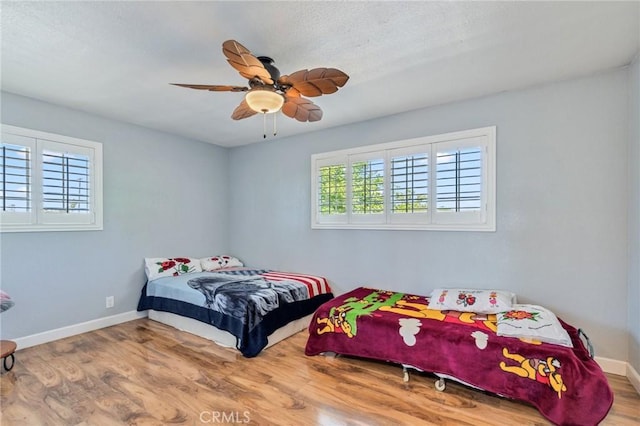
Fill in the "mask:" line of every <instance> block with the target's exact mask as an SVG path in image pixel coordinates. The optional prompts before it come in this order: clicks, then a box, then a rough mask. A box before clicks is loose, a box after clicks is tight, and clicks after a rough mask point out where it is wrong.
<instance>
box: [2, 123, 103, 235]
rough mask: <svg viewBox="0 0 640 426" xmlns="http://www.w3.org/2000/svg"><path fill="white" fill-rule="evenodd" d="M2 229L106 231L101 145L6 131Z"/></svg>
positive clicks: (18, 130)
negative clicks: (104, 224)
mask: <svg viewBox="0 0 640 426" xmlns="http://www.w3.org/2000/svg"><path fill="white" fill-rule="evenodd" d="M0 157H1V158H0V173H1V175H2V182H1V184H2V186H1V188H0V192H1V194H0V195H1V197H2V199H1V200H0V204H1V206H2V211H0V214H1V219H2V220H1V221H0V230H1V231H2V232H25V231H73V230H100V229H102V145H101V144H99V143H97V142H91V141H86V140H82V139H75V138H70V137H66V136H61V135H54V134H49V133H44V132H38V131H35V130H30V129H23V128H20V127H14V126H7V125H3V126H2V141H1V142H0Z"/></svg>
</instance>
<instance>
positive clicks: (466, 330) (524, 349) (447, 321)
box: [305, 287, 613, 425]
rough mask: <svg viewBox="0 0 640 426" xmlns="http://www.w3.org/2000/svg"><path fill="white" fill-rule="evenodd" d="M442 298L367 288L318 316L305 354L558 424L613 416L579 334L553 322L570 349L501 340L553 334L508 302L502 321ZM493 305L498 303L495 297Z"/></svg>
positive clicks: (534, 340) (326, 307)
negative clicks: (474, 394) (345, 359)
mask: <svg viewBox="0 0 640 426" xmlns="http://www.w3.org/2000/svg"><path fill="white" fill-rule="evenodd" d="M435 294H439V293H437V292H436V291H435V290H434V293H432V294H431V297H428V296H419V295H412V294H405V293H399V292H391V291H385V290H377V289H371V288H365V287H360V288H357V289H354V290H352V291H350V292H348V293H346V294H343V295H341V296H338V297H336V298H335V299H333V300H331V301H328V302H326V303H324V304H323V305H322V306H320V307H319V308H318V310H317V311H316V313H315V314H314V317H313V319H312V320H311V323H310V324H309V338H308V341H307V345H306V348H305V354H306V355H309V356H312V355H319V354H324V353H335V354H342V355H349V356H354V357H363V358H370V359H376V360H381V361H389V362H392V363H397V364H399V365H402V366H405V367H406V366H410V367H412V368H415V369H418V370H421V371H426V372H431V373H435V374H437V375H438V376H440V377H441V378H442V377H444V378H452V379H455V380H457V381H460V382H462V383H464V384H467V385H470V386H472V387H475V388H478V389H481V390H484V391H487V392H490V393H493V394H496V395H500V396H503V397H507V398H511V399H516V400H519V401H523V402H526V403H529V404H532V405H533V406H535V407H536V408H537V409H538V410H539V411H540V413H541V414H542V415H543V416H544V417H546V418H547V419H548V420H550V421H551V422H553V423H555V424H559V425H596V424H598V423H599V422H600V421H601V420H602V419H604V417H605V416H606V415H607V413H608V411H609V410H610V408H611V405H612V403H613V394H612V392H611V389H610V387H609V384H608V382H607V379H606V376H605V375H604V373H603V372H602V370H601V369H600V367H599V366H598V364H597V363H596V362H595V361H594V360H593V359H592V357H591V354H590V352H589V351H588V350H587V349H586V348H585V345H584V343H583V341H582V338H581V337H580V333H579V331H578V330H577V329H575V328H574V327H572V326H570V325H568V324H566V323H564V322H563V321H562V320H560V319H558V318H556V317H555V316H554V318H555V319H556V320H557V321H558V324H559V328H560V329H561V330H558V331H559V332H560V333H562V335H563V336H568V339H570V341H569V342H560V341H558V342H556V341H555V340H551V341H553V342H554V343H551V341H541V340H539V339H542V337H539V338H525V337H521V338H517V337H511V336H506V335H498V326H499V325H502V324H507V325H508V327H507V330H508V331H509V330H518V329H519V328H522V326H521V325H520V324H525V322H521V323H519V321H520V320H522V321H524V320H525V319H526V321H528V322H531V323H533V324H538V325H537V326H535V327H532V328H533V329H534V333H538V332H540V330H541V329H548V327H546V326H544V327H543V326H542V324H546V323H545V322H544V321H542V320H541V319H542V318H543V317H542V316H541V315H538V314H536V313H535V312H536V311H535V310H530V309H528V310H524V308H523V310H520V309H516V307H518V306H525V305H515V304H514V305H512V306H511V305H509V303H507V305H509V306H508V307H507V308H508V310H505V311H503V309H505V308H500V307H498V308H497V310H498V311H501V313H500V314H486V313H476V312H473V311H471V310H470V309H473V308H472V307H471V308H470V309H469V310H467V311H466V312H464V311H456V310H448V309H444V310H438V309H435V308H436V307H435V306H434V302H435V303H437V302H438V301H437V300H435V299H436V298H437V296H435ZM442 294H443V295H445V294H446V291H444V293H442ZM491 294H492V295H493V294H495V293H491ZM443 298H444V296H442V295H441V296H440V300H442V299H443ZM431 299H434V300H433V302H432V300H431ZM455 299H457V300H456V303H457V305H455V306H458V307H460V308H461V309H462V308H465V306H463V305H464V304H466V303H467V302H475V297H473V296H471V295H469V297H467V299H466V300H465V298H464V297H463V296H462V294H460V295H459V297H457V298H455ZM488 300H489V301H490V303H493V304H496V299H495V298H493V299H491V298H489V299H488ZM430 303H431V304H430ZM532 306H533V305H532ZM531 312H533V313H531ZM545 315H546V314H545ZM525 317H526V318H525ZM518 332H520V331H518ZM545 340H546V339H545ZM560 343H562V344H560ZM571 346H572V347H571ZM439 382H440V383H442V379H440V380H439ZM442 388H443V386H441V389H439V390H442Z"/></svg>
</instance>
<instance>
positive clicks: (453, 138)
mask: <svg viewBox="0 0 640 426" xmlns="http://www.w3.org/2000/svg"><path fill="white" fill-rule="evenodd" d="M467 147H480V148H481V161H482V170H481V176H482V178H481V179H482V181H481V201H480V206H481V207H480V210H478V211H472V212H464V211H459V212H450V211H447V212H443V211H438V210H437V202H436V195H437V194H436V173H437V153H438V152H439V151H443V150H452V149H464V148H467ZM412 153H426V154H427V156H428V173H429V188H428V208H427V212H426V213H425V212H419V213H392V211H391V190H390V189H391V188H390V186H391V158H392V157H397V156H401V155H410V154H412ZM373 158H384V162H385V168H384V169H385V171H384V197H385V198H384V200H385V201H384V213H383V214H371V215H369V216H370V217H363V216H367V215H366V214H365V215H363V214H358V215H354V214H352V209H353V207H352V194H351V192H352V191H351V176H352V169H351V165H352V163H354V162H356V161H359V160H362V159H373ZM327 165H346V176H347V179H346V185H347V188H345V191H346V199H347V214H346V215H339V217H336V216H337V215H322V214H320V211H319V206H318V197H319V189H320V188H319V175H318V173H319V170H320V167H322V166H327ZM311 228H313V229H398V230H440V231H485V232H493V231H495V230H496V126H489V127H482V128H477V129H470V130H464V131H459V132H452V133H446V134H441V135H433V136H425V137H420V138H415V139H407V140H401V141H394V142H388V143H382V144H376V145H368V146H363V147H358V148H351V149H345V150H339V151H332V152H325V153H318V154H313V155H312V156H311Z"/></svg>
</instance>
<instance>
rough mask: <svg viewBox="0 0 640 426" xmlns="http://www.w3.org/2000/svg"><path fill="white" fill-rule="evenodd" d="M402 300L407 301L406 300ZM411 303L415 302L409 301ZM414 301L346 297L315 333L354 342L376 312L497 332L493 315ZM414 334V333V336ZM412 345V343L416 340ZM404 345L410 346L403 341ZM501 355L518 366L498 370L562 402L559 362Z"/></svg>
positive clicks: (399, 296)
mask: <svg viewBox="0 0 640 426" xmlns="http://www.w3.org/2000/svg"><path fill="white" fill-rule="evenodd" d="M405 296H406V297H407V298H408V299H410V300H405V299H404V297H405ZM411 299H414V300H413V301H411ZM417 299H420V298H419V297H417V296H410V295H405V294H403V293H395V292H391V291H383V290H377V291H373V292H371V293H370V294H368V295H367V296H365V297H363V298H356V297H349V298H347V299H345V301H344V303H343V304H342V305H340V306H336V307H332V308H331V309H330V310H329V313H328V315H327V316H326V317H320V316H319V317H317V319H316V323H317V325H318V328H317V333H318V334H324V333H344V334H345V335H346V336H347V337H349V338H353V337H354V336H356V335H357V332H358V329H357V320H358V318H360V317H362V316H366V315H372V314H373V313H374V312H376V311H383V312H392V313H396V314H399V315H402V316H405V317H411V318H425V319H433V320H437V321H443V322H450V323H456V324H463V325H469V326H473V327H475V328H479V329H481V330H490V331H492V332H494V333H495V332H496V330H497V327H496V315H495V314H487V315H484V314H476V313H474V312H458V311H438V310H434V309H429V308H428V304H427V303H416V302H417ZM423 300H424V299H423ZM403 321H404V322H403ZM406 321H407V319H406V318H401V319H400V325H401V330H402V327H403V326H404V325H405V324H407V323H406ZM416 333H417V330H415V332H414V333H413V334H416ZM401 334H402V332H401ZM480 334H482V333H480ZM472 336H474V337H475V338H476V340H478V337H477V335H474V333H472ZM484 338H485V340H484V342H482V343H480V342H478V341H477V342H476V344H477V345H478V347H479V348H481V349H482V348H483V346H484V347H486V336H484ZM520 340H522V341H524V342H526V343H532V344H539V343H540V342H536V341H527V340H526V339H520ZM412 341H413V342H415V338H413V339H412ZM405 343H407V344H408V345H409V346H412V345H411V344H410V343H408V340H407V339H406V338H405ZM502 355H503V356H504V358H506V359H507V360H511V361H515V362H516V363H517V364H518V365H507V363H506V362H504V361H501V362H500V365H499V366H500V369H501V370H502V371H504V372H507V373H512V374H515V375H517V376H519V377H522V378H528V379H531V380H535V381H536V382H539V383H542V384H545V385H547V386H549V387H551V389H553V390H554V391H555V392H556V393H557V394H558V398H562V392H566V390H567V387H566V386H565V384H564V382H563V379H562V376H561V374H560V371H559V370H560V361H558V359H556V358H554V357H548V358H547V359H545V360H542V359H529V358H525V357H523V356H522V355H519V354H517V353H510V352H509V350H508V349H507V348H503V350H502Z"/></svg>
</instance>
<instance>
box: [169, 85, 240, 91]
mask: <svg viewBox="0 0 640 426" xmlns="http://www.w3.org/2000/svg"><path fill="white" fill-rule="evenodd" d="M169 84H172V85H174V86H180V87H188V88H189V89H198V90H209V91H211V92H246V91H247V90H249V88H248V87H242V86H220V85H217V84H180V83H169Z"/></svg>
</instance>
